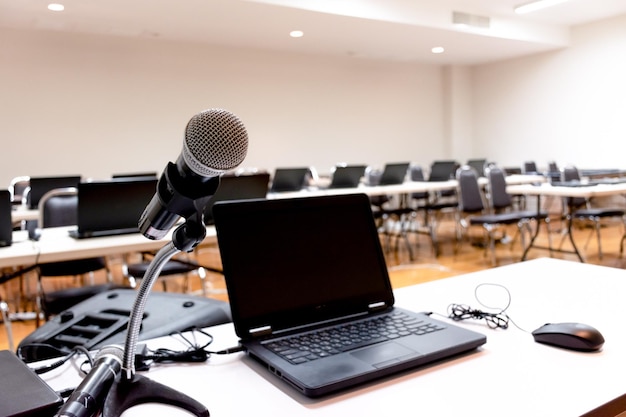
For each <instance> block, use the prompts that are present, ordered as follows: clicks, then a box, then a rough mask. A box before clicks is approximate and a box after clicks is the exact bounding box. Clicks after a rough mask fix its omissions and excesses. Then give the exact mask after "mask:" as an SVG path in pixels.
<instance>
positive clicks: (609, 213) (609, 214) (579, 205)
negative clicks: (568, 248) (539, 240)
mask: <svg viewBox="0 0 626 417" xmlns="http://www.w3.org/2000/svg"><path fill="white" fill-rule="evenodd" d="M561 174H562V176H561V180H562V181H563V182H572V181H578V182H580V172H579V171H578V169H577V168H576V167H575V166H566V167H564V168H563V171H562V173H561ZM563 205H564V210H565V217H566V220H567V221H568V222H571V221H573V220H578V221H583V222H591V223H592V224H593V226H594V230H595V232H596V240H597V242H598V258H599V259H602V256H603V254H602V240H601V236H600V229H601V226H602V220H603V219H607V218H620V220H621V221H622V224H623V226H624V227H625V228H626V217H625V215H626V211H625V210H623V209H620V208H610V207H608V208H605V207H597V208H594V207H592V204H591V200H589V199H586V198H582V197H567V198H565V199H564V201H563ZM568 229H571V228H568ZM570 232H571V230H570ZM590 238H591V234H590V235H589V239H590ZM589 239H587V243H586V244H585V248H586V247H587V245H588V244H589ZM562 243H563V240H561V244H562ZM622 251H623V240H622V242H621V243H620V253H622Z"/></svg>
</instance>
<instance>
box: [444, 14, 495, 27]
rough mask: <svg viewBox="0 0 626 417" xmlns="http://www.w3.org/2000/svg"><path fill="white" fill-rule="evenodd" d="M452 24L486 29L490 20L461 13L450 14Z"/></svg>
mask: <svg viewBox="0 0 626 417" xmlns="http://www.w3.org/2000/svg"><path fill="white" fill-rule="evenodd" d="M452 23H454V24H455V25H465V26H471V27H475V28H488V27H489V23H490V20H489V18H488V17H486V16H478V15H475V14H469V13H463V12H452Z"/></svg>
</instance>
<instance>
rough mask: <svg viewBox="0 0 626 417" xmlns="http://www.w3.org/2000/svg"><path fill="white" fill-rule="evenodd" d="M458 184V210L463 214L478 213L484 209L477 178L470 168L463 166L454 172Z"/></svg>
mask: <svg viewBox="0 0 626 417" xmlns="http://www.w3.org/2000/svg"><path fill="white" fill-rule="evenodd" d="M456 179H457V181H458V182H459V194H460V195H459V209H460V210H461V211H462V212H465V213H478V212H482V211H483V210H484V209H485V205H484V203H483V197H482V192H481V190H480V186H479V184H478V176H477V175H476V171H474V170H473V169H472V168H471V167H470V166H468V165H463V166H462V167H461V168H459V169H458V170H457V171H456Z"/></svg>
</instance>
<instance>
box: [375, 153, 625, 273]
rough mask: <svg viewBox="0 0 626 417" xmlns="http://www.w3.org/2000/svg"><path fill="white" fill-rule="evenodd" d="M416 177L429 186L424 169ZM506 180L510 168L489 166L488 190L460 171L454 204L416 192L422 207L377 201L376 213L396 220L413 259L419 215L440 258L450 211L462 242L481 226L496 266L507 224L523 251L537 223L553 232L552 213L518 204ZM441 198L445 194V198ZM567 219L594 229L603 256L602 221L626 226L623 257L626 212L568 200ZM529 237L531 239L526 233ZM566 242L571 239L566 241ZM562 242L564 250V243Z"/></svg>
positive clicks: (566, 175) (574, 172)
mask: <svg viewBox="0 0 626 417" xmlns="http://www.w3.org/2000/svg"><path fill="white" fill-rule="evenodd" d="M410 170H411V171H410V172H411V178H412V179H413V180H416V181H423V173H422V172H421V169H420V168H419V167H415V166H413V167H411V168H410ZM559 173H560V177H559V179H560V180H562V181H580V173H579V171H578V169H577V168H576V167H573V166H568V167H565V168H563V169H561V170H560V171H559ZM506 175H507V173H506V172H505V170H504V169H502V168H500V167H498V166H496V165H495V164H490V163H487V164H485V166H484V170H483V176H485V177H486V178H487V181H488V183H487V186H486V187H485V188H483V187H482V186H481V185H480V184H479V182H478V177H479V176H481V175H479V173H478V170H476V169H475V168H474V167H471V166H469V165H464V166H462V167H459V168H458V169H457V170H456V171H455V177H456V179H457V180H458V188H457V189H456V190H451V192H449V193H448V197H449V198H448V199H445V200H444V199H442V198H441V195H435V196H434V197H433V196H432V195H430V194H429V193H414V194H413V195H411V199H412V200H413V201H414V202H415V201H417V202H418V203H417V204H410V205H407V204H405V205H404V206H402V205H401V206H395V207H385V206H384V204H383V205H380V201H381V199H380V197H377V198H376V200H375V201H374V202H373V204H374V205H375V208H376V211H375V213H379V214H378V217H380V218H382V219H393V220H395V223H396V224H399V229H400V232H399V233H396V237H401V238H403V239H404V241H405V242H406V245H407V248H409V256H411V257H412V256H413V255H412V252H411V248H410V244H409V241H408V237H407V233H408V231H409V230H410V228H411V227H413V228H415V227H414V225H413V219H415V218H417V213H420V212H422V213H424V223H425V224H426V228H425V230H426V232H427V233H429V235H430V238H431V242H432V244H433V248H434V252H435V256H437V255H438V254H439V244H438V240H437V225H438V222H439V218H440V217H441V216H442V215H443V214H444V213H446V212H450V213H454V215H455V220H456V227H457V233H456V235H457V242H459V241H461V239H462V235H463V230H467V229H468V228H469V227H470V226H480V227H481V228H482V229H483V230H484V232H485V237H486V243H485V247H486V248H487V249H489V250H490V252H491V259H492V263H494V264H495V263H496V259H495V243H496V241H497V240H498V237H497V236H496V231H497V230H499V229H501V228H502V226H505V225H513V224H515V225H517V227H518V231H519V235H520V239H521V243H522V246H525V241H524V236H525V234H526V235H528V234H529V233H530V231H531V226H530V225H531V223H536V222H538V221H541V222H544V223H545V224H546V225H547V227H548V229H549V223H550V216H549V213H548V212H547V211H546V210H541V211H539V212H538V211H537V210H532V209H525V205H523V204H514V201H513V196H511V195H509V194H508V193H507V192H506ZM439 194H440V193H439ZM562 213H563V214H562V219H563V220H564V221H566V222H570V220H571V221H585V222H591V223H592V224H593V230H594V231H595V233H596V237H597V243H598V255H599V257H600V259H601V258H602V256H603V252H602V244H601V236H600V231H601V222H602V220H603V219H606V218H616V219H619V220H621V221H622V223H623V224H624V228H625V231H624V237H623V238H622V240H621V244H620V255H621V254H623V249H624V243H625V242H626V223H624V222H625V215H624V213H625V211H624V209H623V208H614V207H609V208H605V207H592V202H591V201H589V200H588V199H578V198H566V199H564V200H563V210H562ZM383 233H385V234H386V235H387V242H388V243H389V236H390V235H391V232H390V230H389V229H383ZM524 233H525V234H524ZM563 237H565V236H563ZM548 239H549V247H550V248H552V241H551V235H550V233H548ZM563 240H564V239H561V243H560V245H562V244H563Z"/></svg>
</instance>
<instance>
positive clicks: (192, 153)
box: [139, 109, 248, 240]
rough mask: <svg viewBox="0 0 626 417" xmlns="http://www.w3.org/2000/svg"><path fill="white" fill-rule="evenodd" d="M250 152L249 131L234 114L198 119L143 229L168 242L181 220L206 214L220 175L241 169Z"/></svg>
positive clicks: (159, 187) (216, 111) (209, 112)
mask: <svg viewBox="0 0 626 417" xmlns="http://www.w3.org/2000/svg"><path fill="white" fill-rule="evenodd" d="M247 151H248V133H247V132H246V129H245V127H244V125H243V123H242V122H241V120H239V119H238V118H237V116H235V115H234V114H232V113H230V112H228V111H226V110H221V109H209V110H205V111H203V112H200V113H198V114H197V115H195V116H194V117H192V118H191V120H190V121H189V123H187V127H186V129H185V140H184V142H183V150H182V152H181V154H180V156H179V157H178V159H177V160H176V163H172V162H170V163H168V165H167V166H166V167H165V170H164V171H163V174H162V175H161V178H159V181H158V184H157V191H156V193H155V195H154V197H153V198H152V200H151V201H150V203H148V205H147V206H146V208H145V210H144V212H143V214H142V215H141V218H140V219H139V231H140V232H141V233H142V234H143V235H144V236H145V237H147V238H149V239H154V240H158V239H162V238H163V237H164V236H165V235H166V234H167V232H168V231H169V230H170V229H171V228H172V226H173V225H174V224H175V223H176V222H177V221H178V219H179V218H180V217H184V218H189V217H190V216H192V215H194V214H200V215H201V214H202V212H203V211H204V208H205V207H206V205H207V204H208V201H209V200H210V198H211V197H212V196H213V195H214V194H215V191H217V188H218V187H219V177H220V176H221V175H222V174H223V173H224V172H226V171H228V170H231V169H234V168H236V167H237V166H239V164H241V162H243V160H244V158H245V157H246V153H247Z"/></svg>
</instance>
